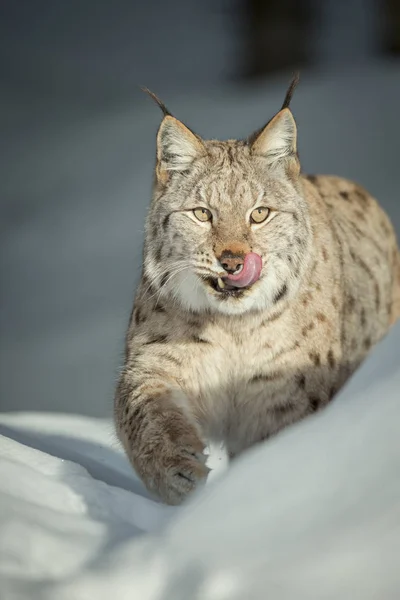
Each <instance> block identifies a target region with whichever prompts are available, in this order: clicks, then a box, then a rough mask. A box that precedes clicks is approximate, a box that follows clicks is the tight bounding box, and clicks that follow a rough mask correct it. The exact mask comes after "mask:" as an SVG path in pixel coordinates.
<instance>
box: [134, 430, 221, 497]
mask: <svg viewBox="0 0 400 600" xmlns="http://www.w3.org/2000/svg"><path fill="white" fill-rule="evenodd" d="M206 459H207V457H206V456H205V454H204V445H203V443H202V442H201V441H200V440H199V439H198V438H197V436H196V435H192V434H190V435H186V436H181V438H180V439H179V441H176V442H175V443H171V440H170V439H169V440H168V441H166V440H164V443H163V444H161V446H160V447H158V448H157V449H154V450H153V454H152V457H151V460H150V463H151V464H148V465H147V468H146V473H143V472H142V473H141V475H142V479H143V480H144V482H145V484H146V485H147V487H148V488H149V490H150V491H152V492H154V493H156V494H157V495H158V496H159V497H160V498H161V499H162V500H163V501H164V502H166V503H167V504H173V505H177V504H181V502H183V501H184V500H185V498H186V497H187V496H188V495H189V494H190V493H191V492H193V491H194V490H195V489H196V488H197V487H199V486H200V485H202V484H204V483H205V481H206V479H207V475H208V473H209V471H210V469H209V468H208V467H207V465H206V464H205V463H206Z"/></svg>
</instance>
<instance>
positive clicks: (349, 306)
mask: <svg viewBox="0 0 400 600" xmlns="http://www.w3.org/2000/svg"><path fill="white" fill-rule="evenodd" d="M355 305H356V301H355V300H354V297H353V296H351V295H349V296H347V298H346V308H347V310H348V311H349V312H353V310H354V307H355Z"/></svg>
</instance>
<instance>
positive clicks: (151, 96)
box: [140, 86, 173, 117]
mask: <svg viewBox="0 0 400 600" xmlns="http://www.w3.org/2000/svg"><path fill="white" fill-rule="evenodd" d="M140 89H141V90H142V91H143V92H145V93H146V94H148V95H149V96H150V98H151V99H152V100H154V102H155V103H156V104H157V106H159V107H160V108H161V110H162V112H163V115H164V117H172V116H173V115H172V114H171V113H170V112H169V110H168V108H167V107H166V106H165V104H164V102H162V101H161V100H160V98H159V97H158V96H156V94H155V93H154V92H152V91H151V90H149V88H147V87H144V86H142V87H141V88H140Z"/></svg>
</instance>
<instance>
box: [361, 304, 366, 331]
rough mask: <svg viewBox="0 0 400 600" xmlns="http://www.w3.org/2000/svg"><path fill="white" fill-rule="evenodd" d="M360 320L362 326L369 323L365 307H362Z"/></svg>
mask: <svg viewBox="0 0 400 600" xmlns="http://www.w3.org/2000/svg"><path fill="white" fill-rule="evenodd" d="M360 321H361V326H362V327H365V325H366V324H367V317H366V314H365V308H362V309H361V314H360Z"/></svg>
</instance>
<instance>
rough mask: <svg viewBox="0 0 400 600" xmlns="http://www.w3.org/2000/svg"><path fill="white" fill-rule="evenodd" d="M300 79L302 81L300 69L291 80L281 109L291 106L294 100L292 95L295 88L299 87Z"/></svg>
mask: <svg viewBox="0 0 400 600" xmlns="http://www.w3.org/2000/svg"><path fill="white" fill-rule="evenodd" d="M299 81H300V73H299V71H296V73H295V74H294V75H293V79H292V81H291V82H290V85H289V87H288V90H287V92H286V96H285V99H284V101H283V104H282V108H281V110H283V109H284V108H289V106H290V102H291V100H292V96H293V94H294V91H295V89H296V88H297V85H298V83H299Z"/></svg>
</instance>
